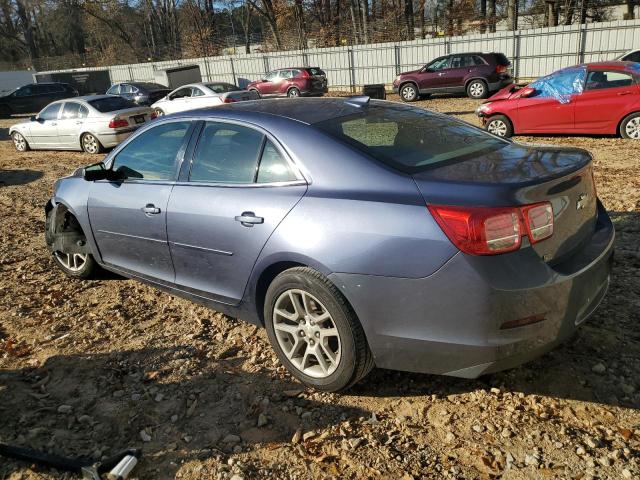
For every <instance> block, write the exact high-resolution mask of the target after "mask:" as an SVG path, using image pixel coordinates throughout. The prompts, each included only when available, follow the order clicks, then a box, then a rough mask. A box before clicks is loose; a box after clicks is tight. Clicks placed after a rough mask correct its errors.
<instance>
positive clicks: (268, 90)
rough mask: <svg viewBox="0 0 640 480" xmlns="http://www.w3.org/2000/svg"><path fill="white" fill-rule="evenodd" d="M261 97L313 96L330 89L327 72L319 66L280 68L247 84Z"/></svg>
mask: <svg viewBox="0 0 640 480" xmlns="http://www.w3.org/2000/svg"><path fill="white" fill-rule="evenodd" d="M247 89H248V90H249V91H254V92H256V93H258V94H259V95H260V96H261V97H312V96H322V95H324V94H325V93H327V92H328V91H329V88H328V86H327V74H326V73H324V71H323V70H321V69H319V68H318V67H296V68H279V69H278V70H273V71H271V72H269V73H267V74H266V75H265V76H264V78H262V79H261V80H256V81H254V82H251V83H250V84H249V85H247Z"/></svg>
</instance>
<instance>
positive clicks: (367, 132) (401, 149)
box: [315, 105, 508, 173]
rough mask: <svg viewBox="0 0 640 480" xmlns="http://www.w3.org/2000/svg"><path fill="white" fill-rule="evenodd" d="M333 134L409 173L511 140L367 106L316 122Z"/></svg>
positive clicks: (415, 113)
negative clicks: (351, 112) (344, 114)
mask: <svg viewBox="0 0 640 480" xmlns="http://www.w3.org/2000/svg"><path fill="white" fill-rule="evenodd" d="M315 126H316V127H317V128H319V129H321V130H323V131H324V132H326V133H328V134H329V135H331V136H333V137H334V138H337V139H338V140H341V141H343V142H345V143H348V144H349V145H351V146H353V147H355V148H357V149H358V150H360V151H362V152H364V153H366V154H368V155H369V156H371V157H373V158H375V159H377V160H379V161H382V162H383V163H385V164H387V165H390V166H391V167H393V168H396V169H398V170H401V171H403V172H407V173H416V172H419V171H422V170H426V169H428V168H430V167H433V166H438V165H440V164H442V163H444V162H451V161H456V160H463V159H464V158H467V157H471V156H475V155H481V154H485V153H488V152H491V151H495V150H497V149H500V148H502V147H504V146H506V145H508V142H507V141H505V140H502V139H499V138H497V137H494V136H493V135H490V134H489V133H487V132H485V131H483V130H481V129H479V128H476V127H473V126H471V125H469V124H467V123H464V122H462V121H459V120H455V119H453V118H450V117H447V116H445V115H439V114H435V113H433V112H429V111H426V110H423V109H421V108H414V107H407V106H402V105H399V106H393V107H389V106H385V107H379V106H372V105H370V106H368V107H364V108H363V111H362V112H361V113H360V112H359V113H356V114H353V115H348V116H345V117H340V118H334V119H331V120H326V121H323V122H320V123H317V124H315Z"/></svg>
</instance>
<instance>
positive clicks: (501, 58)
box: [494, 53, 511, 67]
mask: <svg viewBox="0 0 640 480" xmlns="http://www.w3.org/2000/svg"><path fill="white" fill-rule="evenodd" d="M494 55H495V57H496V62H497V64H498V65H504V66H505V67H508V66H509V65H511V62H510V61H509V59H508V58H507V56H506V55H505V54H504V53H494Z"/></svg>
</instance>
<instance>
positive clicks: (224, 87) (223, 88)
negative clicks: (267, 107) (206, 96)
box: [205, 83, 242, 93]
mask: <svg viewBox="0 0 640 480" xmlns="http://www.w3.org/2000/svg"><path fill="white" fill-rule="evenodd" d="M205 86H206V87H207V88H208V89H209V90H211V91H213V92H215V93H227V92H237V91H239V90H242V89H241V88H238V87H236V86H235V85H231V84H230V83H207V84H205Z"/></svg>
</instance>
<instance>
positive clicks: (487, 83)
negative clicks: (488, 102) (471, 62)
mask: <svg viewBox="0 0 640 480" xmlns="http://www.w3.org/2000/svg"><path fill="white" fill-rule="evenodd" d="M474 80H480V81H481V82H482V83H484V84H485V85H486V86H487V87H488V86H489V82H487V81H486V80H485V79H484V78H482V77H474V78H470V79H469V80H467V83H465V84H464V89H465V90H466V89H467V88H468V87H469V84H470V83H471V82H473V81H474Z"/></svg>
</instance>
